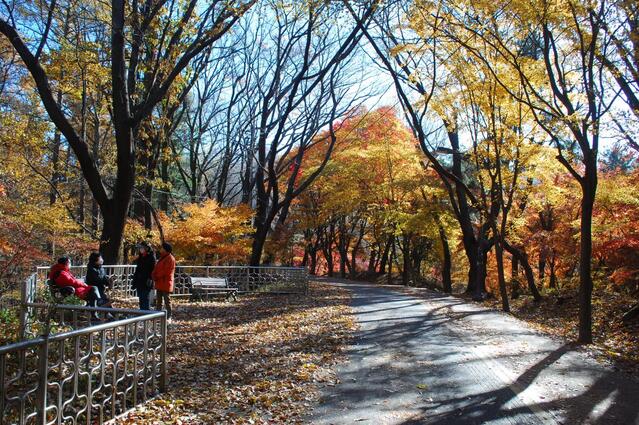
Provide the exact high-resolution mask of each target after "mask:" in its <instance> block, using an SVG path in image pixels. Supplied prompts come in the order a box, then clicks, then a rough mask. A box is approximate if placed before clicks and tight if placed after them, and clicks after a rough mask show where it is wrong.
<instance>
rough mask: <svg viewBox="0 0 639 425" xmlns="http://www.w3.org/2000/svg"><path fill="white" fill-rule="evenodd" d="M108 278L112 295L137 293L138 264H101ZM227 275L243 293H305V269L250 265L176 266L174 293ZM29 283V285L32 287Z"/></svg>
mask: <svg viewBox="0 0 639 425" xmlns="http://www.w3.org/2000/svg"><path fill="white" fill-rule="evenodd" d="M102 267H103V268H104V270H105V272H106V274H107V276H109V277H113V279H114V284H113V289H112V295H113V296H114V297H118V298H133V297H135V296H136V293H135V289H134V288H133V286H132V284H131V282H132V278H133V273H134V272H135V266H132V265H114V266H102ZM48 272H49V268H48V267H38V271H37V276H36V278H35V279H34V281H31V282H28V283H27V286H28V288H27V289H26V293H27V295H26V300H27V302H34V301H36V299H37V292H38V288H44V282H46V280H47V273H48ZM71 272H72V273H73V274H74V275H75V276H76V277H79V278H83V277H84V276H85V275H86V266H73V267H71ZM198 277H220V278H226V280H227V281H228V283H229V285H230V286H232V287H237V288H238V290H239V291H240V292H261V293H306V292H307V290H308V275H307V272H306V269H304V268H299V267H250V266H177V267H176V270H175V291H174V295H182V296H184V295H190V294H191V289H192V283H193V278H198ZM29 286H30V287H29Z"/></svg>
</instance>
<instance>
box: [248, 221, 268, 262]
mask: <svg viewBox="0 0 639 425" xmlns="http://www.w3.org/2000/svg"><path fill="white" fill-rule="evenodd" d="M267 234H268V228H267V227H266V225H264V223H259V224H257V225H256V227H255V233H254V234H253V244H252V246H251V259H250V262H249V264H250V265H251V266H259V265H260V262H261V260H262V252H263V251H264V244H265V243H266V236H267Z"/></svg>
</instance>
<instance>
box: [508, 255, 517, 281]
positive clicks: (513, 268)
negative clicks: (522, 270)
mask: <svg viewBox="0 0 639 425" xmlns="http://www.w3.org/2000/svg"><path fill="white" fill-rule="evenodd" d="M518 277H519V259H518V258H517V256H515V255H512V254H511V256H510V278H511V279H513V280H515V279H517V278H518Z"/></svg>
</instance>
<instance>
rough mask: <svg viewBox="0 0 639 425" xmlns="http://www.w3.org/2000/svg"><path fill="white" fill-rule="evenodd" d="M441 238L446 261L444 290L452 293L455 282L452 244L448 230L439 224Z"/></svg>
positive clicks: (444, 264)
mask: <svg viewBox="0 0 639 425" xmlns="http://www.w3.org/2000/svg"><path fill="white" fill-rule="evenodd" d="M439 239H440V241H441V243H442V252H443V253H444V261H443V264H442V284H443V286H444V292H446V293H447V294H450V293H452V292H453V282H452V280H451V268H452V262H451V255H450V246H449V245H448V236H447V235H446V230H445V229H444V227H443V226H442V225H441V224H439Z"/></svg>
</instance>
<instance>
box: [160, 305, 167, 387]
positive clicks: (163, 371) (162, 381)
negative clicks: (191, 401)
mask: <svg viewBox="0 0 639 425" xmlns="http://www.w3.org/2000/svg"><path fill="white" fill-rule="evenodd" d="M160 326H161V327H162V329H161V330H160V332H161V335H162V348H161V349H160V392H162V393H163V392H165V391H166V384H167V382H168V377H167V376H166V343H167V338H166V335H167V330H166V326H167V323H166V312H164V315H163V316H162V319H161V321H160Z"/></svg>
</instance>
